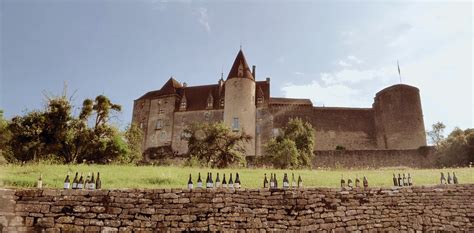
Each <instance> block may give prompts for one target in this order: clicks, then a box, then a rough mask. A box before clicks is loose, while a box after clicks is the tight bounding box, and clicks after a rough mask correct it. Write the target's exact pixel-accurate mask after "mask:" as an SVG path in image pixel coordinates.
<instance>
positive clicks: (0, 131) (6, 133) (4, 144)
mask: <svg viewBox="0 0 474 233" xmlns="http://www.w3.org/2000/svg"><path fill="white" fill-rule="evenodd" d="M10 139H11V133H10V130H9V129H8V121H7V120H5V118H3V110H0V156H5V155H7V154H8V153H10V152H11V151H10V147H9V146H8V142H9V141H10ZM7 156H8V155H7Z"/></svg>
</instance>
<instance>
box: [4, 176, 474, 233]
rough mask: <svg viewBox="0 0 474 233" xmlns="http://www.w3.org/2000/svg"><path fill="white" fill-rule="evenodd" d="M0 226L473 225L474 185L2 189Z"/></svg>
mask: <svg viewBox="0 0 474 233" xmlns="http://www.w3.org/2000/svg"><path fill="white" fill-rule="evenodd" d="M0 194H1V195H0V229H1V230H0V231H3V232H11V231H14V230H15V231H20V232H21V231H28V232H30V231H41V230H43V229H44V230H46V232H60V231H75V232H76V231H79V232H80V231H86V232H94V231H97V232H98V231H106V232H110V231H122V232H130V231H131V230H132V229H134V230H143V231H155V230H160V231H169V230H171V231H176V230H177V231H183V230H202V231H207V230H211V231H217V230H224V231H225V230H232V229H245V230H251V231H260V230H294V231H310V230H330V229H335V230H341V231H354V230H374V231H386V230H388V231H397V230H408V229H413V230H423V231H427V230H454V231H469V230H474V225H473V222H474V184H462V185H450V186H446V185H445V186H430V187H427V186H420V187H403V188H393V189H390V188H369V189H367V190H364V189H359V190H351V191H341V190H339V189H329V188H304V189H297V190H277V191H269V190H266V189H265V190H264V189H241V190H215V189H213V190H208V189H194V190H186V189H123V190H95V191H86V190H58V189H43V190H41V189H0Z"/></svg>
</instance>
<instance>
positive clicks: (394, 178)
mask: <svg viewBox="0 0 474 233" xmlns="http://www.w3.org/2000/svg"><path fill="white" fill-rule="evenodd" d="M392 180H393V186H395V187H396V186H398V182H397V177H395V173H393V178H392Z"/></svg>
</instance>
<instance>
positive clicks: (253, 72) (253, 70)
mask: <svg viewBox="0 0 474 233" xmlns="http://www.w3.org/2000/svg"><path fill="white" fill-rule="evenodd" d="M255 68H256V66H255V65H253V66H252V76H253V78H254V79H257V78H256V77H255Z"/></svg>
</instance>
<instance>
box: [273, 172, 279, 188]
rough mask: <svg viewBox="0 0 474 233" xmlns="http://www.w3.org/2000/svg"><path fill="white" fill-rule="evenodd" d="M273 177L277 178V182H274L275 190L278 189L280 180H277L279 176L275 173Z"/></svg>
mask: <svg viewBox="0 0 474 233" xmlns="http://www.w3.org/2000/svg"><path fill="white" fill-rule="evenodd" d="M273 176H274V177H275V180H274V182H275V189H278V179H277V174H276V173H274V174H273Z"/></svg>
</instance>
